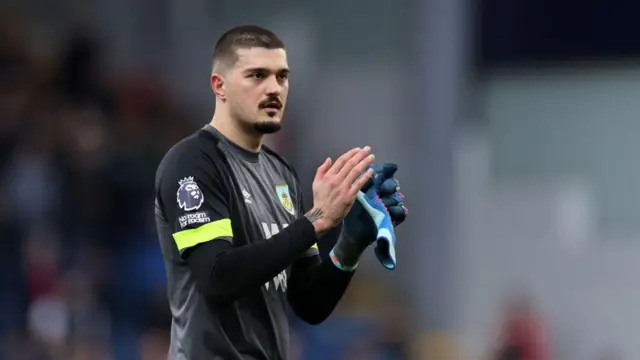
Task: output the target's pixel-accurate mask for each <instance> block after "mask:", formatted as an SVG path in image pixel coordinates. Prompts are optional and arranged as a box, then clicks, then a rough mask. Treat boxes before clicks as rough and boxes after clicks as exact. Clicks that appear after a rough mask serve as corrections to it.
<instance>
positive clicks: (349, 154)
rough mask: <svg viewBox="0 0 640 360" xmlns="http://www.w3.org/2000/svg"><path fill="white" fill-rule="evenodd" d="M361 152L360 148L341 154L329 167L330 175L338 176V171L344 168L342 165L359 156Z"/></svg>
mask: <svg viewBox="0 0 640 360" xmlns="http://www.w3.org/2000/svg"><path fill="white" fill-rule="evenodd" d="M361 151H362V149H360V148H353V149H351V150H349V151H347V152H346V153H344V154H342V155H341V156H340V157H339V158H338V159H337V160H336V161H335V162H334V163H333V166H332V167H331V169H330V170H329V173H331V174H338V173H339V172H340V170H342V168H343V167H344V165H345V164H346V163H347V161H349V160H350V159H351V158H353V157H354V156H356V155H357V154H359V153H360V152H361Z"/></svg>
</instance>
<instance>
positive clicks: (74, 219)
mask: <svg viewBox="0 0 640 360" xmlns="http://www.w3.org/2000/svg"><path fill="white" fill-rule="evenodd" d="M32 40H33V39H30V34H29V32H28V29H26V28H24V23H23V22H21V21H20V20H18V19H15V18H11V17H10V16H9V15H7V14H5V15H3V17H2V18H1V19H0V149H1V150H0V154H1V156H0V237H1V238H2V250H1V251H0V359H8V360H63V359H64V360H68V359H71V360H89V359H91V360H107V359H114V360H120V359H122V360H138V359H139V360H157V359H165V358H166V352H167V347H168V327H169V325H170V320H171V319H170V314H169V311H168V305H167V302H166V292H165V277H164V276H165V273H164V267H163V263H162V259H161V257H160V251H159V247H158V244H157V240H156V234H155V225H154V222H153V196H154V191H153V187H154V176H155V170H156V166H157V164H158V163H159V160H160V159H161V157H162V155H163V154H164V152H165V151H166V150H167V149H168V148H169V147H171V146H172V145H173V144H174V143H175V142H176V141H178V140H179V139H181V138H182V137H183V136H185V135H187V134H188V133H190V132H191V131H193V130H195V129H196V128H197V127H198V126H200V125H201V124H202V123H204V122H206V120H205V119H195V120H194V119H192V118H190V116H189V111H188V110H187V109H184V108H182V107H181V105H180V104H179V103H177V102H176V101H174V99H175V97H174V96H173V95H172V92H171V90H170V89H168V88H167V87H166V86H165V85H164V84H163V81H162V78H161V76H160V75H159V74H153V73H149V72H146V71H141V70H140V69H135V70H132V71H131V72H129V73H126V72H125V73H122V72H120V73H114V72H111V71H110V70H109V69H108V68H107V67H106V66H105V64H104V63H103V59H104V54H103V51H104V47H103V46H102V44H100V42H99V41H98V39H96V38H95V37H92V36H91V33H90V32H88V31H87V30H86V29H83V28H77V29H75V30H74V31H72V32H70V33H69V34H68V36H67V37H66V39H65V41H64V42H63V43H61V44H59V45H57V46H51V47H50V48H51V49H55V50H56V52H54V53H47V52H45V51H41V49H37V48H35V47H34V46H35V45H34V44H37V43H38V42H34V41H32ZM199 120H202V121H199ZM365 287H366V286H364V285H362V286H361V285H359V284H357V283H356V284H354V290H353V291H352V292H351V293H350V294H348V295H347V296H346V299H345V302H344V305H343V307H342V309H341V310H339V311H338V313H337V314H336V316H335V317H334V318H332V319H331V320H330V321H329V322H328V323H326V324H325V325H323V326H321V327H309V326H305V325H303V324H298V323H297V322H295V320H294V325H295V330H294V332H293V334H292V339H293V341H292V343H293V345H292V354H293V355H294V358H299V359H311V360H313V359H321V358H322V359H327V358H331V359H351V360H357V359H363V360H364V359H372V360H373V359H381V360H382V359H388V360H392V359H403V358H405V348H406V347H405V340H406V336H407V334H406V324H407V322H406V321H405V319H404V317H403V316H401V315H400V314H398V305H393V303H392V302H388V303H387V304H380V306H379V307H378V308H377V309H374V310H371V309H370V310H369V311H363V309H362V308H361V307H358V306H356V308H354V309H351V310H348V309H349V307H350V305H349V304H363V303H365V304H366V303H371V301H364V302H363V301H361V299H360V298H359V297H362V296H366V294H368V292H370V291H371V290H362V289H364V288H365ZM363 294H365V295H363ZM350 298H352V299H353V298H355V300H349V299H350ZM379 298H383V297H379ZM344 309H347V310H344ZM380 309H384V311H382V310H380ZM356 311H358V312H359V314H357V313H356ZM383 330H384V331H383Z"/></svg>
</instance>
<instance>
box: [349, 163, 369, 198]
mask: <svg viewBox="0 0 640 360" xmlns="http://www.w3.org/2000/svg"><path fill="white" fill-rule="evenodd" d="M372 175H373V169H367V171H365V173H364V174H363V175H362V176H360V177H359V178H358V179H357V180H356V181H354V182H353V185H351V189H350V191H349V196H352V197H354V198H355V196H356V194H357V193H358V191H360V190H361V189H362V187H363V186H364V184H365V183H366V182H367V181H368V180H369V179H370V178H371V176H372Z"/></svg>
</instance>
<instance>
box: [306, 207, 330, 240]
mask: <svg viewBox="0 0 640 360" xmlns="http://www.w3.org/2000/svg"><path fill="white" fill-rule="evenodd" d="M304 217H305V218H307V220H309V222H311V225H313V228H314V230H315V232H316V238H320V237H322V236H323V235H325V234H326V233H328V232H329V231H330V230H331V229H332V228H333V227H334V226H333V224H331V222H330V221H328V220H327V219H326V218H325V217H324V213H323V211H322V209H318V208H313V209H311V211H309V212H307V213H306V214H304Z"/></svg>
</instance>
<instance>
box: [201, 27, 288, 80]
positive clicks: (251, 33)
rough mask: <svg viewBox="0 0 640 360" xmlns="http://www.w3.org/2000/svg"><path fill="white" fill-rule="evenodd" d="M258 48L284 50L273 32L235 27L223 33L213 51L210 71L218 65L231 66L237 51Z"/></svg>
mask: <svg viewBox="0 0 640 360" xmlns="http://www.w3.org/2000/svg"><path fill="white" fill-rule="evenodd" d="M252 47H260V48H265V49H284V48H285V47H284V42H282V40H280V38H279V37H278V35H276V34H275V33H274V32H273V31H271V30H268V29H265V28H262V27H260V26H256V25H243V26H237V27H234V28H233V29H230V30H229V31H227V32H225V33H224V34H223V35H222V36H221V37H220V39H219V40H218V42H217V43H216V46H215V48H214V49H213V62H212V69H213V68H215V67H216V66H217V65H218V64H223V65H224V66H232V65H234V64H235V63H236V61H238V54H237V53H236V51H237V50H238V49H243V48H244V49H248V48H252Z"/></svg>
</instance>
